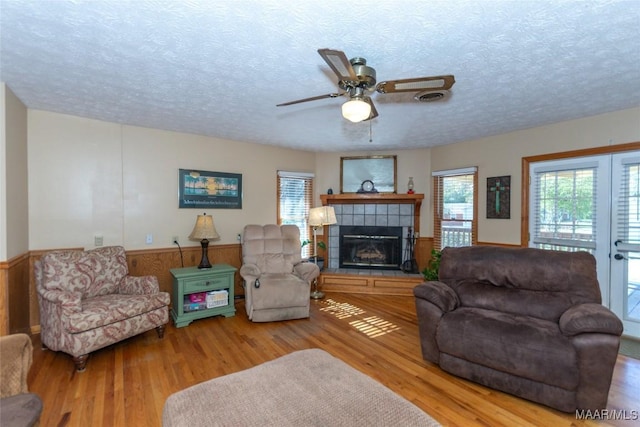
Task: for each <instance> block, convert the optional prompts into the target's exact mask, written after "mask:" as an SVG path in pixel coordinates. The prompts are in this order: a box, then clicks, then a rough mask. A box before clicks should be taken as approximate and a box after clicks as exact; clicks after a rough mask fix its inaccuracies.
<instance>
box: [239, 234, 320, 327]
mask: <svg viewBox="0 0 640 427" xmlns="http://www.w3.org/2000/svg"><path fill="white" fill-rule="evenodd" d="M242 242H243V243H242V267H240V275H241V276H242V278H243V279H244V288H245V306H246V310H247V316H249V319H250V320H252V321H254V322H271V321H276V320H289V319H302V318H305V317H309V300H310V294H311V281H312V280H314V279H315V278H316V277H318V275H319V274H320V269H319V268H318V266H317V265H316V264H314V263H311V262H302V256H301V255H300V250H301V247H300V230H299V229H298V227H297V226H295V225H276V224H267V225H247V226H246V227H245V228H244V232H243V236H242Z"/></svg>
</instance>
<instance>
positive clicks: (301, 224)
mask: <svg viewBox="0 0 640 427" xmlns="http://www.w3.org/2000/svg"><path fill="white" fill-rule="evenodd" d="M313 177H314V175H313V174H310V173H305V172H285V171H278V178H277V181H278V212H277V217H278V224H280V225H284V224H293V225H297V226H298V228H299V229H300V239H301V240H302V241H305V240H309V239H310V236H311V229H310V227H309V224H308V218H309V209H311V207H312V205H313ZM311 246H312V245H307V246H305V247H304V248H303V249H302V256H303V257H308V256H310V253H311V249H312V248H311Z"/></svg>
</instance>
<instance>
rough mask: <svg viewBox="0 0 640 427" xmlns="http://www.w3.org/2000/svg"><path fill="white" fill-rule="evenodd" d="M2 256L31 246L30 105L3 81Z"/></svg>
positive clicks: (0, 111)
mask: <svg viewBox="0 0 640 427" xmlns="http://www.w3.org/2000/svg"><path fill="white" fill-rule="evenodd" d="M0 117H1V118H0V177H1V179H0V260H8V259H11V258H13V257H15V256H18V255H21V254H24V253H26V252H27V251H28V250H29V222H28V213H29V212H28V211H29V205H28V197H27V191H28V181H27V109H26V107H25V106H24V104H22V102H21V101H20V100H19V99H18V98H17V97H16V96H15V95H14V93H13V92H12V91H11V89H9V88H8V87H7V86H6V85H5V84H4V83H0Z"/></svg>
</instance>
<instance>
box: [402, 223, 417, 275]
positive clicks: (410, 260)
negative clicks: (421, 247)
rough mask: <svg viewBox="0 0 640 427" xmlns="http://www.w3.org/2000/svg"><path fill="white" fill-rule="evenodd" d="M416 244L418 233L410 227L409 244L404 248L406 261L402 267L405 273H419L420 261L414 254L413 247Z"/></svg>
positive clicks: (408, 233)
mask: <svg viewBox="0 0 640 427" xmlns="http://www.w3.org/2000/svg"><path fill="white" fill-rule="evenodd" d="M415 244H416V235H415V233H414V232H413V229H412V228H411V227H409V230H408V232H407V244H406V246H405V249H404V261H403V262H402V265H401V267H400V269H401V270H402V271H404V272H405V273H418V263H417V262H416V259H415V257H414V254H413V249H414V247H415Z"/></svg>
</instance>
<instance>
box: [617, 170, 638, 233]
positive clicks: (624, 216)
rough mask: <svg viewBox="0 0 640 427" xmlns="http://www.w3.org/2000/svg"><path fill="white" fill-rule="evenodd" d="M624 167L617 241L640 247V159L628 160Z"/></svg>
mask: <svg viewBox="0 0 640 427" xmlns="http://www.w3.org/2000/svg"><path fill="white" fill-rule="evenodd" d="M622 167H623V170H622V180H621V181H622V182H621V188H620V193H619V198H618V218H617V221H618V235H617V236H616V239H617V240H619V241H621V243H623V244H625V245H640V188H639V187H640V159H628V160H627V161H625V162H624V163H623V165H622Z"/></svg>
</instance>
